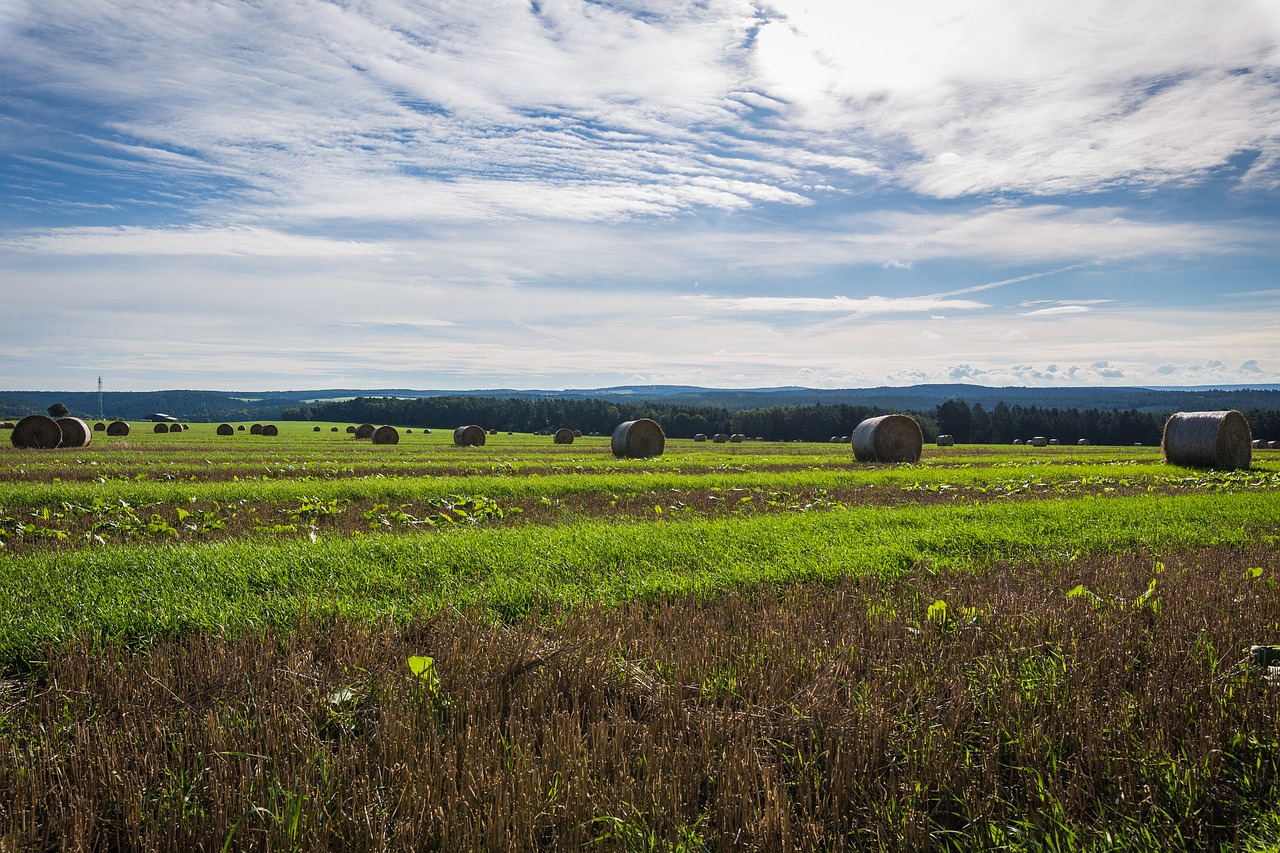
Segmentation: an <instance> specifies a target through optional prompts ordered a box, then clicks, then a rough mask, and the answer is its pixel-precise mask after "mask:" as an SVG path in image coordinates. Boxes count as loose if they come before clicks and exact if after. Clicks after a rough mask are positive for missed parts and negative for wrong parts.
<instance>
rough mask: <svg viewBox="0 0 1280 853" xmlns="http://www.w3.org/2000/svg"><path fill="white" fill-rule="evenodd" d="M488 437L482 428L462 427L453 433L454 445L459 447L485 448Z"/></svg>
mask: <svg viewBox="0 0 1280 853" xmlns="http://www.w3.org/2000/svg"><path fill="white" fill-rule="evenodd" d="M487 435H488V433H487V432H485V431H484V427H482V426H476V425H475V424H471V425H470V426H460V427H458V428H457V429H455V430H454V431H453V443H454V444H456V445H458V446H459V447H484V441H485V437H486V436H487Z"/></svg>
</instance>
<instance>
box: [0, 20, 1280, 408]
mask: <svg viewBox="0 0 1280 853" xmlns="http://www.w3.org/2000/svg"><path fill="white" fill-rule="evenodd" d="M0 68H2V69H3V72H2V74H0V295H2V297H3V299H2V302H0V305H2V306H3V307H2V308H0V388H8V389H50V390H92V389H93V388H94V387H95V385H96V381H97V377H98V376H99V375H102V376H103V377H104V383H105V385H106V387H107V388H108V389H110V390H152V389H163V388H209V389H226V390H270V389H281V390H283V389H309V388H332V387H344V388H421V389H427V388H456V389H464V388H498V387H514V388H567V387H602V386H609V385H617V384H648V383H662V384H694V385H707V386H719V387H764V386H778V385H806V386H811V387H866V386H877V385H907V384H914V383H918V382H954V381H961V382H971V383H977V384H983V385H1171V386H1179V385H1215V384H1216V385H1237V384H1261V383H1280V238H1278V237H1280V4H1277V3H1276V2H1274V0H1236V2H1232V3H1229V4H1222V3H1217V2H1214V0H1174V2H1169V0H1159V2H1154V0H1151V2H1148V0H1113V2H1092V1H1091V0H1069V2H1058V0H1046V2H1038V3H1030V4H1029V3H1025V2H1021V0H1007V2H1006V0H989V2H963V1H962V0H961V1H960V2H958V1H957V0H938V1H937V2H929V0H923V2H914V3H909V4H905V3H904V4H897V5H894V4H888V3H882V2H876V3H872V2H861V0H826V2H824V0H809V2H776V3H763V2H742V1H741V0H697V2H682V0H524V2H517V0H489V2H483V3H477V2H474V0H440V2H419V0H342V1H341V2H322V0H273V2H269V3H258V2H238V1H237V0H167V2H165V3H157V2H154V0H148V2H141V1H139V2H130V0H6V2H5V3H3V4H0Z"/></svg>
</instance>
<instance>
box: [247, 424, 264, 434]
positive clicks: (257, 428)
mask: <svg viewBox="0 0 1280 853" xmlns="http://www.w3.org/2000/svg"><path fill="white" fill-rule="evenodd" d="M249 433H250V434H251V435H262V424H254V425H253V426H251V427H249Z"/></svg>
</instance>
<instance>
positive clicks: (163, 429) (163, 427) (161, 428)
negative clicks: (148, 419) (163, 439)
mask: <svg viewBox="0 0 1280 853" xmlns="http://www.w3.org/2000/svg"><path fill="white" fill-rule="evenodd" d="M151 431H152V432H154V433H156V434H157V435H159V434H160V433H164V434H165V435H168V434H169V425H168V424H156V425H155V426H153V427H152V428H151Z"/></svg>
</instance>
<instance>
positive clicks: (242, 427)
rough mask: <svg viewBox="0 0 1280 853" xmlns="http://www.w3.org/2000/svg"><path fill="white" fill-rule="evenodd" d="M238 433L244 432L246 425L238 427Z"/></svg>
mask: <svg viewBox="0 0 1280 853" xmlns="http://www.w3.org/2000/svg"><path fill="white" fill-rule="evenodd" d="M236 432H244V424H240V426H238V427H236Z"/></svg>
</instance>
